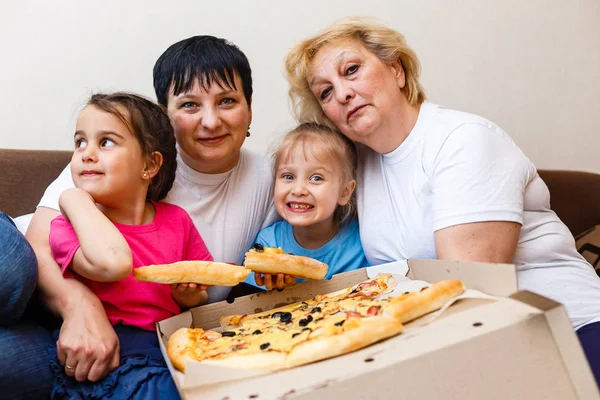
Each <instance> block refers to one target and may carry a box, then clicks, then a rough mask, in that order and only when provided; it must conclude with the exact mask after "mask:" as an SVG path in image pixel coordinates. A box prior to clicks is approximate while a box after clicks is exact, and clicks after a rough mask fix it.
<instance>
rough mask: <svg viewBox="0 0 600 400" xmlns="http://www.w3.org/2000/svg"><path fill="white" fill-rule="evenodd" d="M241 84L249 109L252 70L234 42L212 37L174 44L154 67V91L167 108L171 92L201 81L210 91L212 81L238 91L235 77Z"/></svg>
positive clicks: (197, 37)
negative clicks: (237, 76)
mask: <svg viewBox="0 0 600 400" xmlns="http://www.w3.org/2000/svg"><path fill="white" fill-rule="evenodd" d="M235 74H237V75H239V77H240V79H241V81H242V89H243V91H244V97H245V98H246V101H247V102H248V106H250V101H251V98H252V71H251V69H250V63H249V62H248V58H247V57H246V55H245V54H244V53H243V52H242V51H241V50H240V49H239V48H238V47H237V46H236V45H234V44H233V43H231V42H229V41H227V40H225V39H221V38H217V37H214V36H209V35H200V36H192V37H191V38H188V39H184V40H182V41H180V42H177V43H175V44H173V45H171V46H170V47H169V48H168V49H167V50H166V51H165V52H164V53H163V54H162V55H161V56H160V57H159V58H158V60H156V64H154V71H153V79H154V91H155V93H156V99H157V100H158V102H159V104H161V105H162V106H164V107H166V106H167V99H168V97H169V90H170V89H171V87H172V88H173V94H174V95H178V94H180V93H182V92H186V91H188V90H190V89H191V88H192V87H193V86H194V84H195V83H196V82H199V83H200V85H201V86H202V88H203V89H204V90H208V88H209V87H210V85H211V84H212V83H213V82H216V83H217V84H219V85H220V86H221V87H223V86H227V87H228V88H229V89H232V90H237V88H236V86H235V80H234V76H235Z"/></svg>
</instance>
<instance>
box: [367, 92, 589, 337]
mask: <svg viewBox="0 0 600 400" xmlns="http://www.w3.org/2000/svg"><path fill="white" fill-rule="evenodd" d="M358 150H359V170H358V183H357V198H358V215H359V220H360V237H361V240H362V244H363V248H364V251H365V255H366V256H367V260H368V261H369V262H370V263H371V264H372V265H376V264H381V263H385V262H390V261H395V260H403V259H408V258H425V259H427V258H429V259H435V258H437V256H436V249H435V243H434V236H433V232H434V231H436V230H438V229H442V228H446V227H448V226H452V225H457V224H464V223H470V222H481V221H514V222H518V223H520V224H522V228H521V234H520V237H519V242H518V246H517V251H516V254H515V259H514V263H515V264H516V265H517V277H518V284H519V288H520V289H523V290H530V291H532V292H536V293H539V294H541V295H543V296H546V297H548V298H551V299H554V300H556V301H558V302H560V303H562V304H563V305H564V306H565V307H566V309H567V313H568V314H569V317H570V319H571V322H572V324H573V326H574V327H575V328H576V329H578V328H580V327H582V326H583V325H586V324H588V323H591V322H596V321H600V278H598V276H597V275H596V273H595V272H594V270H593V268H592V267H591V265H589V264H588V263H587V262H586V261H585V259H584V258H583V257H582V256H581V255H580V254H579V253H578V252H577V250H576V248H575V241H574V239H573V236H572V235H571V233H570V232H569V230H568V228H567V227H566V226H565V225H564V224H563V223H562V222H561V221H560V219H559V218H558V217H557V216H556V214H555V213H554V212H553V211H552V210H550V193H549V192H548V188H547V187H546V184H545V183H544V182H543V181H542V179H541V178H540V177H539V175H538V174H537V171H536V169H535V167H534V166H533V164H532V163H531V161H530V160H529V159H528V158H527V157H526V156H525V155H524V154H523V153H522V152H521V150H520V149H519V148H518V147H517V145H516V144H515V143H514V142H513V141H512V139H511V138H510V137H509V136H508V135H507V134H506V133H505V132H504V131H502V129H500V128H499V127H498V126H496V125H495V124H493V123H492V122H490V121H488V120H486V119H484V118H481V117H478V116H476V115H472V114H467V113H463V112H458V111H452V110H446V109H444V108H441V107H439V106H436V105H434V104H431V103H427V102H425V103H423V104H422V106H421V110H420V112H419V117H418V119H417V123H416V125H415V127H414V128H413V130H412V131H411V133H410V135H409V136H408V138H407V139H406V140H405V141H404V142H403V143H402V144H401V145H400V146H399V147H398V148H396V149H395V150H394V151H392V152H390V153H388V154H384V155H382V154H378V153H376V152H374V151H373V150H371V149H369V148H367V147H366V146H362V145H360V146H359V149H358Z"/></svg>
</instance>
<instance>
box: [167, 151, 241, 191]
mask: <svg viewBox="0 0 600 400" xmlns="http://www.w3.org/2000/svg"><path fill="white" fill-rule="evenodd" d="M177 153H178V154H177V175H179V176H181V177H182V178H184V179H186V180H188V181H191V182H194V183H196V184H199V185H205V186H218V185H220V184H221V183H223V182H225V181H226V180H227V178H229V176H230V175H231V173H232V172H233V170H235V169H236V168H237V167H238V166H239V165H240V163H241V162H242V158H243V157H244V152H243V150H242V151H241V152H240V159H239V160H238V163H237V164H236V165H235V167H233V168H232V169H230V170H229V171H227V172H221V173H218V174H205V173H203V172H198V171H196V170H195V169H193V168H191V167H190V166H189V165H187V164H186V163H185V162H183V159H182V158H181V156H180V155H179V148H178V149H177Z"/></svg>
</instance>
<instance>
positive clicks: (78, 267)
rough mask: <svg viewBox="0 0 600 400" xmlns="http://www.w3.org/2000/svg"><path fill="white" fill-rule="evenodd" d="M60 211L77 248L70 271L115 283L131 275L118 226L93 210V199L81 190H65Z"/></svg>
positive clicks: (131, 264) (125, 242)
mask: <svg viewBox="0 0 600 400" xmlns="http://www.w3.org/2000/svg"><path fill="white" fill-rule="evenodd" d="M59 206H60V211H61V213H62V214H63V216H64V217H65V219H67V220H68V221H70V222H71V224H72V225H73V229H74V230H75V233H76V234H77V239H78V240H79V244H80V247H79V249H78V250H77V252H76V253H75V256H74V257H73V263H72V268H73V270H74V271H75V272H77V273H78V274H79V275H81V276H83V277H85V278H88V279H91V280H94V281H98V282H115V281H120V280H122V279H125V278H127V277H128V276H129V275H130V274H131V270H132V268H133V261H132V257H131V249H130V248H129V245H128V244H127V241H126V240H125V238H124V237H123V235H122V234H121V232H119V230H118V229H117V227H116V226H115V225H114V224H113V223H112V222H111V221H109V219H108V218H106V216H105V215H104V214H102V212H101V211H100V210H99V209H98V207H96V203H95V202H94V199H93V198H92V196H90V194H89V193H87V192H86V191H84V190H81V189H69V190H66V191H64V192H63V193H62V194H61V196H60V199H59Z"/></svg>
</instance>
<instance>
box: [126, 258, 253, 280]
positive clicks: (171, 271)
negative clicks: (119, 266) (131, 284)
mask: <svg viewBox="0 0 600 400" xmlns="http://www.w3.org/2000/svg"><path fill="white" fill-rule="evenodd" d="M250 273H251V271H250V270H249V269H246V268H244V267H241V266H239V265H231V264H225V263H219V262H214V261H180V262H176V263H173V264H162V265H149V266H146V267H139V268H135V269H134V270H133V276H134V277H135V279H137V280H138V281H142V282H157V283H189V282H192V283H198V284H201V285H211V286H235V285H237V284H238V283H240V282H243V281H244V280H245V279H246V278H247V277H248V275H250Z"/></svg>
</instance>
